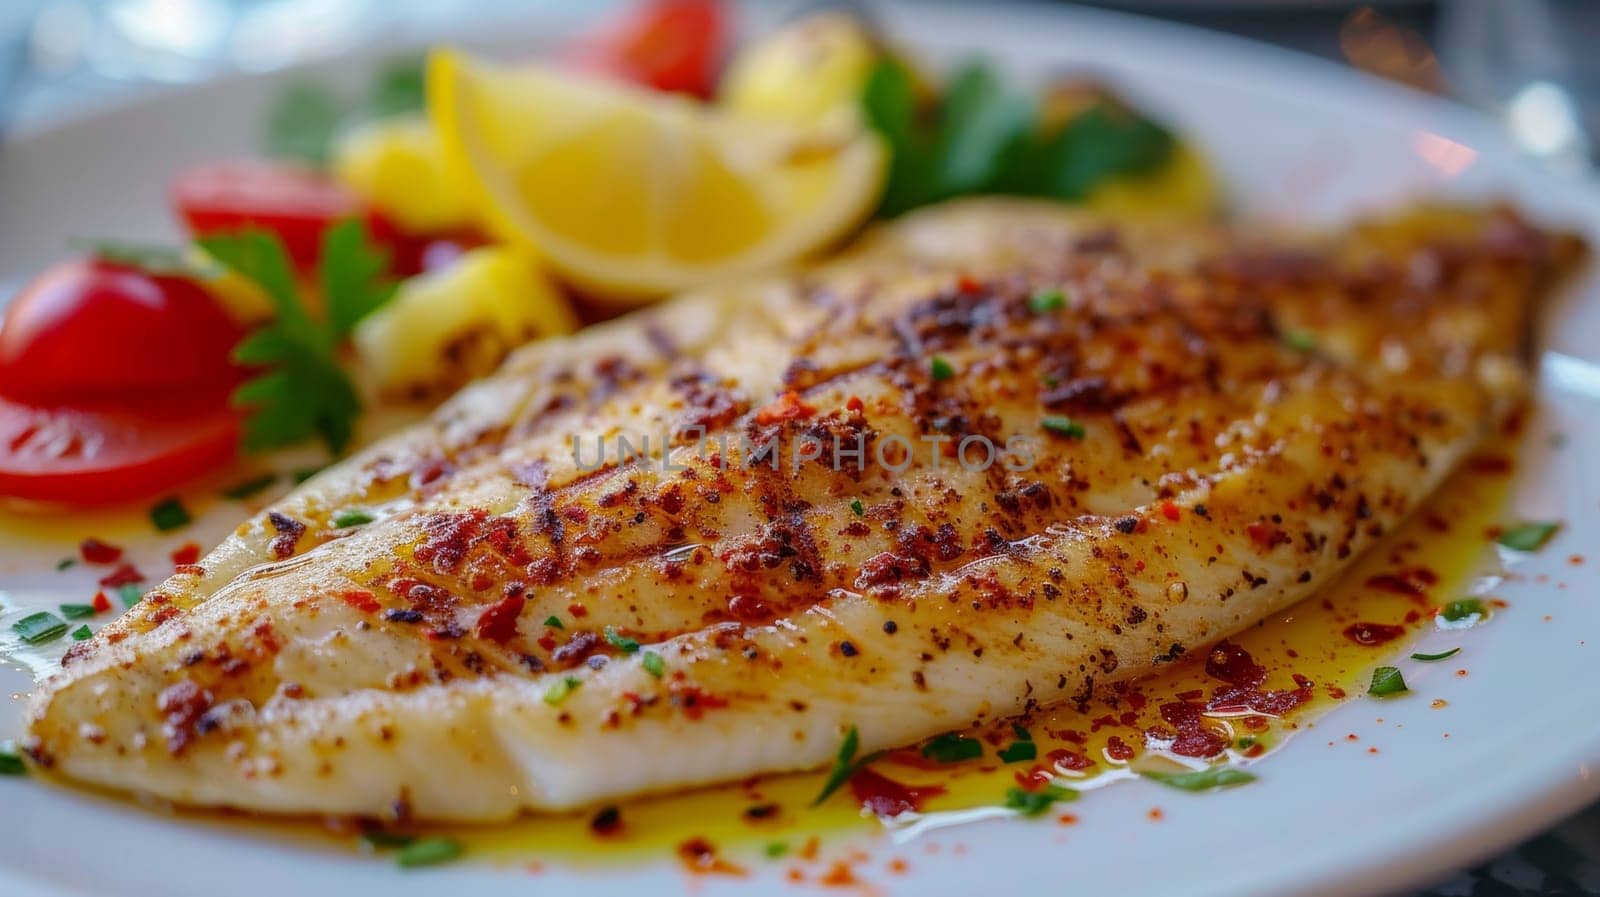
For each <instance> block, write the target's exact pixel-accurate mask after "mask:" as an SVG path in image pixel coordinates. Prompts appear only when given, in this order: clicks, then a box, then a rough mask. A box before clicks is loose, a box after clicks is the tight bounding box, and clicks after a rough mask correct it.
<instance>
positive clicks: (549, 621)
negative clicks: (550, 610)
mask: <svg viewBox="0 0 1600 897" xmlns="http://www.w3.org/2000/svg"><path fill="white" fill-rule="evenodd" d="M544 625H546V626H549V627H550V628H551V629H566V628H567V627H565V626H563V625H561V618H560V617H558V616H556V615H555V614H551V615H550V616H548V617H545V618H544Z"/></svg>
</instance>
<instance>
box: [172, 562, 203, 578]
mask: <svg viewBox="0 0 1600 897" xmlns="http://www.w3.org/2000/svg"><path fill="white" fill-rule="evenodd" d="M172 572H174V573H180V574H182V575H184V576H204V575H206V568H204V567H202V566H200V565H199V564H179V565H178V566H176V567H174V568H173V570H172Z"/></svg>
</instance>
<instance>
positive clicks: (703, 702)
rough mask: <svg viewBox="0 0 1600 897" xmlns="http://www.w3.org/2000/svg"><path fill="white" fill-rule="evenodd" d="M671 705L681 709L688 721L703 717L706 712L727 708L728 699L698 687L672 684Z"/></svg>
mask: <svg viewBox="0 0 1600 897" xmlns="http://www.w3.org/2000/svg"><path fill="white" fill-rule="evenodd" d="M671 691H672V703H673V704H674V705H676V706H678V707H681V708H683V713H684V715H685V716H687V717H689V718H690V719H699V718H700V717H702V716H705V713H706V711H707V710H716V709H718V708H720V707H726V706H728V699H727V698H721V697H718V696H716V695H714V694H711V693H709V692H707V691H705V690H704V689H702V688H701V687H700V686H698V685H685V684H684V683H682V682H674V683H672V688H671Z"/></svg>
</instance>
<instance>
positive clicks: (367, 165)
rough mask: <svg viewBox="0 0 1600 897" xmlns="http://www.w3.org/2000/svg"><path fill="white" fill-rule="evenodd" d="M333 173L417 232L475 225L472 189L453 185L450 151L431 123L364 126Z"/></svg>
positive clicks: (348, 138)
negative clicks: (470, 197) (469, 195)
mask: <svg viewBox="0 0 1600 897" xmlns="http://www.w3.org/2000/svg"><path fill="white" fill-rule="evenodd" d="M333 169H334V172H335V174H336V175H337V176H338V178H339V180H340V181H342V182H344V184H345V185H346V186H348V187H349V188H350V189H351V190H354V191H355V192H356V194H357V195H358V196H360V197H361V198H362V199H365V200H366V201H367V202H368V203H371V204H372V205H373V206H374V207H376V208H377V209H379V210H380V211H382V212H383V213H384V214H385V215H387V216H389V218H391V219H392V220H393V221H394V222H395V223H396V224H398V225H400V227H402V228H404V229H405V230H408V231H411V232H413V233H438V232H440V231H451V230H459V229H461V228H465V227H468V226H470V225H472V224H473V212H472V206H471V204H470V202H469V201H468V199H467V195H466V191H464V190H463V189H462V188H461V185H460V184H457V183H455V182H454V181H452V179H451V177H450V170H449V168H448V167H447V166H446V165H445V159H444V149H443V147H442V146H441V145H440V143H439V138H438V135H436V134H435V133H434V132H433V127H432V125H430V124H429V123H428V122H427V120H426V119H421V118H399V119H390V120H387V121H379V122H373V123H371V124H368V125H363V126H362V127H360V128H357V129H356V130H354V131H351V132H350V133H348V134H346V135H344V137H342V138H341V139H340V140H339V143H338V146H337V147H336V148H335V152H334V160H333Z"/></svg>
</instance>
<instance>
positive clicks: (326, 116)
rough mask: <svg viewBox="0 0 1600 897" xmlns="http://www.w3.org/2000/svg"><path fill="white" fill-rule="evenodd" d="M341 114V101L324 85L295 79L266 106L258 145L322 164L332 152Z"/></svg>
mask: <svg viewBox="0 0 1600 897" xmlns="http://www.w3.org/2000/svg"><path fill="white" fill-rule="evenodd" d="M344 118H345V104H344V102H343V101H342V100H340V99H339V97H338V95H337V94H335V93H334V92H333V91H332V90H331V89H329V88H328V86H327V85H324V84H319V83H317V82H315V81H306V80H301V81H295V82H294V83H292V84H290V85H289V86H288V87H286V88H284V90H283V93H281V94H279V95H278V98H277V99H276V100H275V101H274V102H273V104H272V106H271V108H269V109H268V110H267V120H266V123H265V127H264V129H263V131H262V135H261V148H262V150H264V151H265V152H266V153H267V155H269V156H278V157H281V158H287V159H299V160H301V161H304V162H311V163H313V164H317V165H321V164H323V163H324V162H327V161H328V157H329V156H330V155H331V154H332V152H333V138H334V137H335V135H337V134H338V131H339V126H340V125H341V124H342V123H343V121H344Z"/></svg>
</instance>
